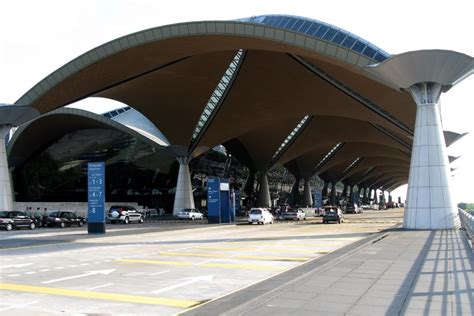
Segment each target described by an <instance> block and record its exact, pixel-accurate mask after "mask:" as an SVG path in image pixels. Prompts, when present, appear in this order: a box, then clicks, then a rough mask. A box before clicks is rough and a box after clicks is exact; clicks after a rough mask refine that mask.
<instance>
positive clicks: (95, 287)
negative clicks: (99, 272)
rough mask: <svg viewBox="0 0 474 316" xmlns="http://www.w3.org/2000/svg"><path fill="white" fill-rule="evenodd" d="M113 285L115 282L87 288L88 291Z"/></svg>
mask: <svg viewBox="0 0 474 316" xmlns="http://www.w3.org/2000/svg"><path fill="white" fill-rule="evenodd" d="M111 285H114V284H113V283H107V284H104V285H99V286H94V287H91V288H88V289H86V291H92V290H95V289H100V288H103V287H106V286H111Z"/></svg>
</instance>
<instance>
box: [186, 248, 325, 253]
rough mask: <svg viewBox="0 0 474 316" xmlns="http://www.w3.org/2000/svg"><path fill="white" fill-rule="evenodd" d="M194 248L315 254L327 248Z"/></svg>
mask: <svg viewBox="0 0 474 316" xmlns="http://www.w3.org/2000/svg"><path fill="white" fill-rule="evenodd" d="M195 249H204V250H239V251H256V250H258V251H259V252H307V253H316V254H325V253H328V252H329V251H327V250H323V251H321V250H314V249H312V250H311V249H287V248H229V247H195Z"/></svg>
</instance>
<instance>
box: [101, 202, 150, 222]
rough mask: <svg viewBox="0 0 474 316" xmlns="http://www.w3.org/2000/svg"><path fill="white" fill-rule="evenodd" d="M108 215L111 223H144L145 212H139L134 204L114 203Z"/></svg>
mask: <svg viewBox="0 0 474 316" xmlns="http://www.w3.org/2000/svg"><path fill="white" fill-rule="evenodd" d="M108 217H109V219H110V223H111V224H115V223H123V224H129V223H132V222H135V223H143V221H144V217H143V213H142V212H139V211H138V210H137V209H136V208H134V207H132V206H125V205H114V206H111V207H110V210H109V213H108Z"/></svg>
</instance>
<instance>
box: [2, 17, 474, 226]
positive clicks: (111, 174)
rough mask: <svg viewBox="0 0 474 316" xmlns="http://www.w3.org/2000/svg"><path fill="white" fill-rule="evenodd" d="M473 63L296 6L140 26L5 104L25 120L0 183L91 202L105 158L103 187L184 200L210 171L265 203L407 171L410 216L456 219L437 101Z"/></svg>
mask: <svg viewBox="0 0 474 316" xmlns="http://www.w3.org/2000/svg"><path fill="white" fill-rule="evenodd" d="M472 69H473V58H472V57H471V56H467V55H464V54H461V53H457V52H452V51H441V50H429V51H418V52H408V53H403V54H399V55H390V54H389V53H387V52H385V51H383V50H382V49H380V48H378V47H377V46H375V45H373V44H371V43H370V42H368V41H367V40H364V39H362V38H360V37H358V36H356V35H354V34H352V33H350V32H347V31H345V30H343V29H340V28H337V27H335V26H332V25H329V24H327V23H323V22H320V21H316V20H312V19H307V18H301V17H295V16H285V15H267V16H257V17H251V18H246V19H241V20H238V21H201V22H189V23H180V24H174V25H168V26H161V27H156V28H153V29H148V30H144V31H140V32H137V33H134V34H130V35H127V36H124V37H121V38H118V39H115V40H112V41H110V42H108V43H105V44H103V45H101V46H99V47H97V48H94V49H92V50H90V51H88V52H86V53H84V54H83V55H81V56H79V57H77V58H75V59H73V60H72V61H71V62H69V63H67V64H66V65H64V66H63V67H61V68H59V69H57V70H56V71H54V72H52V73H51V74H50V75H48V76H47V77H46V78H45V79H43V80H42V81H40V82H39V83H38V84H37V85H35V86H34V87H33V88H31V89H30V90H29V91H27V92H26V93H25V94H24V95H23V96H21V97H20V98H19V99H18V101H17V102H16V103H15V104H14V105H12V106H2V107H0V111H3V113H7V114H5V115H3V116H2V119H0V126H1V130H2V132H3V133H4V135H7V133H8V132H9V131H10V128H11V127H12V126H19V127H18V129H17V130H16V131H15V133H13V137H12V138H11V139H9V141H8V142H7V144H6V147H5V148H6V150H5V153H3V155H5V156H7V157H8V162H2V166H1V167H2V168H3V169H2V170H3V171H2V173H3V174H4V175H5V176H3V178H4V179H5V180H4V181H3V182H2V184H1V186H2V194H3V196H4V197H5V198H4V200H5V201H7V200H8V199H10V200H17V201H43V202H46V201H80V200H83V201H85V200H86V198H87V195H86V190H87V188H86V187H87V185H86V184H87V181H86V180H87V179H86V174H87V170H86V166H87V162H92V161H105V162H106V179H107V184H106V193H107V199H108V200H110V201H114V200H116V201H135V202H139V203H142V204H148V205H151V206H155V207H165V208H167V209H168V210H169V211H170V212H171V209H173V214H176V213H177V212H179V211H180V210H181V209H183V208H194V207H196V206H200V205H196V204H195V203H196V201H198V200H200V199H201V198H202V199H204V200H205V197H206V193H205V192H199V190H200V189H202V188H204V187H205V182H206V181H207V178H208V177H210V176H217V177H227V178H231V182H233V185H234V187H235V188H236V189H239V190H242V191H243V192H245V196H248V197H252V199H251V203H254V204H255V205H260V206H270V204H271V202H272V200H274V198H275V196H272V194H270V192H271V191H272V192H273V193H275V194H279V196H280V197H281V198H282V200H283V197H284V196H285V198H284V199H285V201H284V202H288V200H287V198H286V195H283V194H281V191H285V192H286V193H288V195H289V193H290V192H292V193H293V194H292V202H295V201H298V202H299V203H301V204H305V205H312V194H311V191H312V188H311V184H313V186H314V185H315V184H316V183H315V177H316V176H317V177H318V179H321V181H320V182H317V185H318V186H319V185H321V189H322V191H323V195H324V194H326V195H327V196H331V195H332V198H334V196H335V195H336V191H337V190H336V186H339V187H340V190H339V195H342V196H345V197H351V196H352V195H351V192H353V191H356V190H357V191H358V192H359V194H360V195H361V196H362V198H365V199H369V198H372V197H375V198H376V194H375V195H374V193H373V192H374V191H375V190H382V191H389V192H390V191H392V190H393V189H395V188H397V187H399V186H400V185H402V184H406V183H408V184H409V188H408V205H407V210H406V214H405V219H404V226H405V227H406V228H415V229H424V228H431V229H433V228H450V227H453V226H455V225H456V217H457V208H456V203H455V201H454V200H452V198H451V193H450V190H451V189H450V184H449V183H450V181H451V177H450V169H449V163H450V160H452V159H454V157H453V158H450V157H448V154H447V152H446V146H449V145H450V144H451V143H453V142H454V141H456V140H457V139H459V138H460V137H461V136H462V134H458V133H454V132H448V131H444V133H443V128H442V124H441V116H440V112H439V103H438V102H439V97H440V95H441V93H442V92H447V91H448V90H449V88H450V87H452V86H453V85H455V84H456V83H457V82H459V81H460V80H462V79H463V78H465V77H466V76H469V75H470V74H471V73H472V71H473V70H472ZM88 97H98V98H108V99H112V100H116V101H119V102H122V103H124V104H126V105H127V106H126V107H123V108H120V109H116V110H114V111H111V112H107V113H103V114H102V115H97V114H93V113H91V112H87V111H83V110H77V109H72V108H69V107H66V106H68V105H72V104H73V103H74V102H77V101H79V100H82V99H85V98H88ZM98 100H100V99H98ZM98 102H100V101H98ZM21 111H23V112H21ZM20 112H21V113H20ZM8 113H10V114H8ZM11 113H19V114H17V115H16V114H11ZM0 145H2V146H3V144H0ZM1 153H2V152H1V151H0V154H1ZM5 161H6V159H5ZM9 178H11V179H12V180H11V181H10V180H9ZM318 181H319V180H318ZM11 183H13V185H11ZM300 186H301V187H302V188H301V189H300ZM12 187H13V189H12ZM328 188H332V190H331V191H332V193H331V194H329V193H328V192H329V191H328ZM356 188H357V189H356ZM313 189H314V188H313ZM253 192H257V193H255V194H254V193H253ZM299 192H300V193H299ZM297 196H298V197H300V198H299V199H298V198H295V197H297ZM198 203H199V202H198ZM10 204H11V202H10ZM5 205H6V206H5V207H11V206H8V205H9V204H8V203H5ZM427 214H429V216H427Z"/></svg>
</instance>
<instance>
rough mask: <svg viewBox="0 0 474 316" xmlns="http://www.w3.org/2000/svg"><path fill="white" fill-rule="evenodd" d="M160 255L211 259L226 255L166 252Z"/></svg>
mask: <svg viewBox="0 0 474 316" xmlns="http://www.w3.org/2000/svg"><path fill="white" fill-rule="evenodd" d="M160 255H165V256H178V257H211V258H223V257H227V255H222V254H214V253H189V252H167V251H162V252H160Z"/></svg>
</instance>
